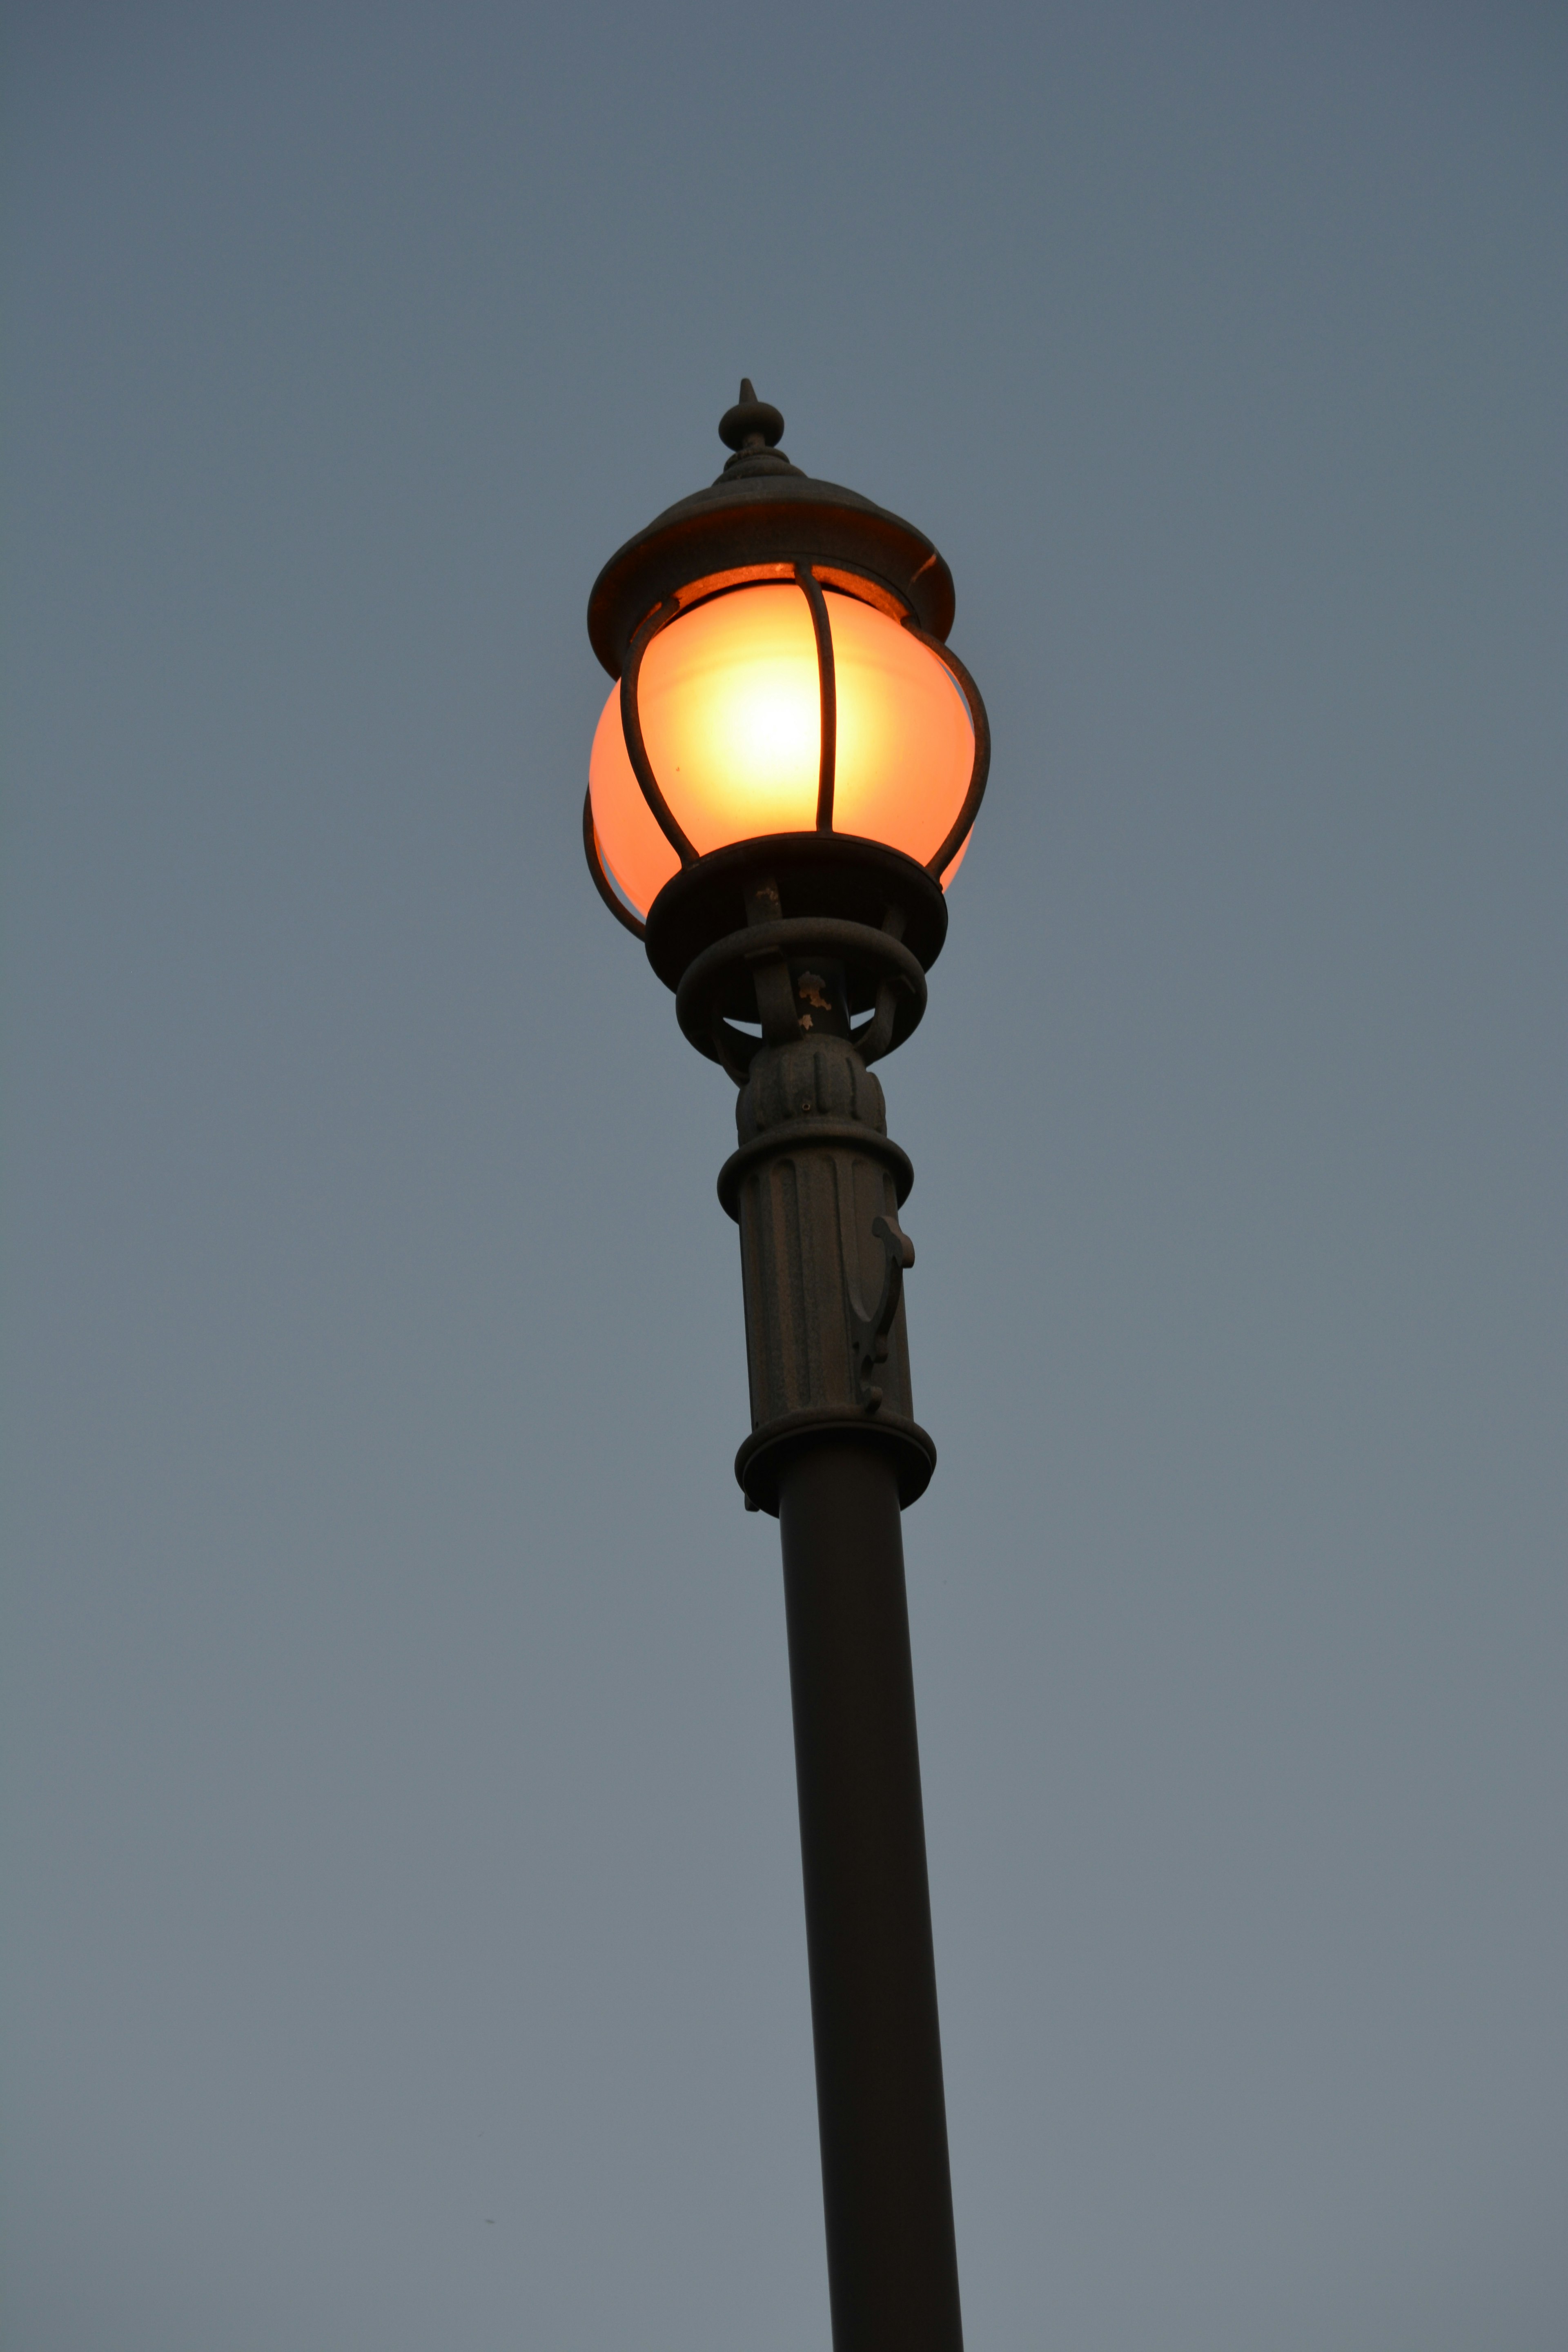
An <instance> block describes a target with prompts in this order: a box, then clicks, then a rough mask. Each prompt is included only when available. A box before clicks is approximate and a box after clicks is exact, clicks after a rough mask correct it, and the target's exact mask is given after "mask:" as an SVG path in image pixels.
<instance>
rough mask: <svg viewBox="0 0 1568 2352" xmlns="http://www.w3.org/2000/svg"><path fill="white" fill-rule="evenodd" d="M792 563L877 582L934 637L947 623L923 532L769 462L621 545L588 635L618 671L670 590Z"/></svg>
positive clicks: (945, 590)
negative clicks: (644, 623) (634, 639)
mask: <svg viewBox="0 0 1568 2352" xmlns="http://www.w3.org/2000/svg"><path fill="white" fill-rule="evenodd" d="M769 454H770V455H771V454H772V453H771V452H770V453H769ZM795 563H809V564H824V565H828V566H837V567H838V568H840V569H842V570H843V571H845V572H849V573H851V574H858V575H860V576H862V577H864V578H866V579H867V580H868V581H870V582H873V583H877V584H879V585H880V586H881V587H883V588H884V589H886V590H887V591H888V592H889V593H891V594H892V595H893V596H894V597H895V598H896V599H897V600H898V602H899V603H900V604H901V605H902V606H904V607H905V609H906V610H907V611H908V612H909V613H910V615H911V617H912V618H913V619H914V621H915V622H916V624H917V625H918V626H919V627H920V628H921V629H922V630H924V631H925V632H926V633H927V634H928V635H930V636H932V637H935V638H936V639H938V640H939V641H940V642H945V641H946V638H947V635H948V632H949V631H950V630H951V628H952V621H953V612H954V606H955V601H956V600H955V596H954V591H953V584H952V572H950V571H949V570H948V567H947V564H946V562H944V560H943V559H942V556H941V555H940V554H939V552H938V551H937V550H936V548H935V547H934V546H933V545H932V543H931V541H930V540H929V539H927V537H926V536H925V533H924V532H923V531H921V530H916V529H915V527H914V525H913V524H912V523H909V522H906V521H904V520H903V518H902V517H901V516H900V515H896V514H893V513H891V512H890V511H889V509H887V508H886V507H879V506H878V505H877V504H876V503H875V502H874V500H872V499H868V498H863V497H862V496H861V494H860V493H859V491H858V490H851V489H847V488H845V487H844V485H843V484H842V483H839V482H827V481H819V480H817V479H816V478H815V477H814V476H811V475H808V474H802V473H800V472H798V471H797V470H796V469H795V467H788V468H787V469H786V468H785V467H784V466H776V465H775V466H770V467H768V470H767V471H766V472H765V473H764V472H763V470H762V469H761V467H759V468H758V470H757V471H756V472H755V473H752V474H737V475H731V476H730V477H729V478H726V477H725V476H723V475H721V477H720V478H719V480H718V481H717V482H715V483H713V484H712V485H711V486H710V488H707V489H702V490H698V491H696V492H694V493H693V494H692V496H691V497H689V498H685V499H678V500H677V502H676V504H675V505H674V506H671V507H667V508H666V509H665V510H664V512H663V513H662V514H660V515H657V516H656V517H655V518H654V520H653V521H652V522H650V523H648V524H647V526H646V527H645V529H643V530H640V531H637V533H636V534H635V535H634V536H633V537H632V538H631V539H628V540H627V541H626V544H625V545H624V546H623V547H620V548H618V549H617V550H616V553H615V554H614V555H612V556H611V558H610V560H609V562H607V563H606V564H605V567H604V569H603V570H602V571H601V572H600V573H599V576H598V578H597V580H595V583H594V587H593V592H592V593H591V594H590V596H589V599H588V638H589V642H590V644H591V645H592V646H593V648H594V651H595V654H596V655H597V656H598V658H599V661H600V663H601V664H602V666H603V667H604V668H605V670H607V671H608V673H609V675H610V676H611V677H619V676H620V675H621V670H622V667H623V665H624V663H625V660H626V649H627V647H628V646H629V645H630V643H631V640H632V637H633V635H635V634H636V631H637V627H638V625H639V624H640V623H641V622H642V621H643V620H644V619H645V618H646V617H647V614H649V613H651V612H652V611H654V610H655V608H656V607H657V606H658V605H659V604H662V603H663V602H664V601H665V600H666V599H667V598H668V597H670V596H674V595H678V594H679V593H680V591H681V590H682V589H685V588H688V587H689V586H691V585H692V584H693V583H696V582H698V581H701V580H705V579H709V578H712V577H715V576H717V575H720V574H722V573H726V572H731V573H732V572H737V571H742V570H744V569H746V568H748V567H750V566H752V565H763V564H779V565H782V566H790V565H794V564H795Z"/></svg>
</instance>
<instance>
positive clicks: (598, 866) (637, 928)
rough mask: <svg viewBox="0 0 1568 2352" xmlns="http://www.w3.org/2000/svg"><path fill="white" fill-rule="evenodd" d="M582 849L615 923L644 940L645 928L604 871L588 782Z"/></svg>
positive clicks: (585, 795) (633, 935)
mask: <svg viewBox="0 0 1568 2352" xmlns="http://www.w3.org/2000/svg"><path fill="white" fill-rule="evenodd" d="M583 849H584V855H585V856H586V857H587V860H588V871H589V873H590V874H591V875H592V876H593V877H594V887H595V890H596V891H597V892H598V894H599V896H600V898H602V899H603V900H604V902H605V906H606V907H608V908H609V910H610V912H611V914H612V915H614V917H615V919H616V922H617V923H624V924H625V925H626V929H627V930H628V931H630V933H631V935H632V937H633V939H634V940H646V939H647V928H646V926H645V925H643V924H641V923H639V922H638V920H637V917H636V916H635V915H634V914H632V913H631V911H630V909H629V908H626V907H623V906H622V904H621V902H620V900H619V899H618V898H616V893H615V890H614V888H613V887H612V885H611V882H610V877H609V876H608V875H607V874H606V873H605V860H604V856H603V854H602V853H601V851H600V848H599V836H598V834H597V833H596V831H595V826H594V788H593V786H592V785H591V784H590V785H589V787H588V789H587V791H586V792H585V793H584V795H583Z"/></svg>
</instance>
